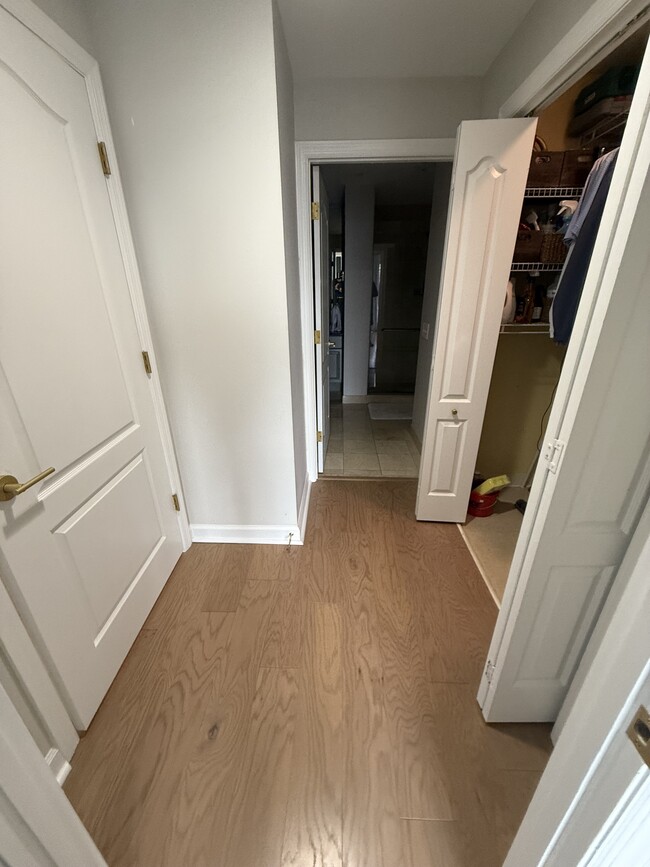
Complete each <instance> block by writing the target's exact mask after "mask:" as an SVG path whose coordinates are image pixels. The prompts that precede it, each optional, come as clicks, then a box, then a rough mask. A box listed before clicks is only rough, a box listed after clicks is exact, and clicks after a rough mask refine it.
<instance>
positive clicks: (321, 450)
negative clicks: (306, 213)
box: [311, 166, 330, 473]
mask: <svg viewBox="0 0 650 867" xmlns="http://www.w3.org/2000/svg"><path fill="white" fill-rule="evenodd" d="M311 189H312V203H313V205H314V206H315V207H313V208H312V232H313V238H312V241H313V247H312V249H313V251H314V262H313V267H314V317H315V321H314V330H315V334H316V346H315V350H316V407H317V409H316V413H317V423H318V432H319V437H318V472H319V473H322V472H323V471H324V469H325V456H326V454H327V443H328V441H329V438H330V364H329V350H330V346H329V343H330V240H329V231H330V229H329V201H328V198H327V190H326V189H325V184H324V183H323V179H322V177H321V173H320V167H319V166H312V170H311Z"/></svg>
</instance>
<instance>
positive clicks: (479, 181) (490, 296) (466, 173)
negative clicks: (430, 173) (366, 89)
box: [416, 118, 537, 522]
mask: <svg viewBox="0 0 650 867" xmlns="http://www.w3.org/2000/svg"><path fill="white" fill-rule="evenodd" d="M536 124H537V121H536V120H535V119H534V118H525V119H515V120H481V121H467V122H464V123H462V124H461V125H460V128H459V133H458V142H457V148H456V157H455V161H454V171H453V178H452V187H451V198H450V205H449V217H448V222H447V238H446V243H445V255H444V262H443V267H442V280H441V292H440V296H439V297H440V302H439V309H438V316H437V330H436V342H435V348H434V352H433V362H432V370H431V378H430V383H429V398H428V407H427V417H426V422H425V426H424V437H423V443H422V463H421V468H420V483H419V488H418V498H417V506H416V515H417V518H418V519H419V520H423V521H454V522H459V521H464V520H465V516H466V513H467V502H468V499H469V493H470V489H471V484H472V478H473V473H474V467H475V463H476V456H477V453H478V446H479V440H480V436H481V428H482V426H483V416H484V414H485V406H486V403H487V396H488V391H489V387H490V377H491V374H492V365H493V363H494V356H495V353H496V346H497V340H498V336H499V324H500V321H501V313H502V310H503V299H504V293H505V288H506V285H507V283H508V275H509V273H510V266H511V262H512V254H513V250H514V245H515V237H516V234H517V225H518V222H519V215H520V212H521V203H522V200H523V195H524V188H525V185H526V177H527V174H528V167H529V164H530V154H531V151H532V148H533V139H534V136H535V128H536Z"/></svg>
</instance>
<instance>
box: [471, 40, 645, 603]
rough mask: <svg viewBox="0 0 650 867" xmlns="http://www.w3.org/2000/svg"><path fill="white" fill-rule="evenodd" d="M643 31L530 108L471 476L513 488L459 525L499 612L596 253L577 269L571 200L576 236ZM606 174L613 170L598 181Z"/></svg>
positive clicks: (611, 140)
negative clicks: (507, 270) (516, 214)
mask: <svg viewBox="0 0 650 867" xmlns="http://www.w3.org/2000/svg"><path fill="white" fill-rule="evenodd" d="M649 33H650V26H649V25H647V24H646V25H643V26H642V27H640V28H639V29H638V30H637V31H636V32H634V33H633V34H632V35H631V36H630V37H629V38H628V39H627V40H625V41H624V42H622V43H621V44H620V45H619V46H618V47H617V48H615V49H614V50H613V51H612V52H611V53H610V54H608V55H607V56H606V57H604V58H603V59H601V60H600V61H599V62H598V63H597V64H596V65H595V66H593V68H591V69H590V70H589V71H588V72H587V73H585V74H584V75H583V76H582V77H581V78H580V79H579V80H577V81H576V82H575V83H573V84H572V85H571V86H569V87H567V89H565V90H564V91H563V92H562V93H561V94H560V95H559V96H557V97H556V98H555V99H554V100H553V101H552V102H550V103H549V104H547V105H545V106H544V107H543V108H542V109H540V110H538V111H536V112H534V113H533V114H536V115H537V116H538V126H537V138H536V150H535V152H534V153H533V155H532V159H531V170H530V174H529V178H528V181H527V184H526V191H525V196H524V200H523V202H522V210H521V215H520V225H519V229H520V231H519V233H518V237H517V243H516V246H515V251H514V255H513V263H512V272H511V274H510V281H509V284H508V289H507V292H506V297H505V305H504V311H503V317H502V324H501V327H500V334H499V342H498V347H497V353H496V357H495V362H494V368H493V372H492V378H491V381H490V390H489V396H488V401H487V406H486V411H485V417H484V421H483V427H482V433H481V439H480V445H479V450H478V457H477V462H476V473H475V481H476V483H477V484H478V483H479V482H480V481H481V480H483V479H487V478H490V477H494V476H501V475H507V477H508V478H509V480H510V484H509V485H508V487H507V488H505V490H503V491H502V492H501V493H500V495H499V499H498V501H497V502H496V504H495V505H494V510H493V512H492V513H491V514H489V515H488V516H476V515H471V514H469V515H468V517H467V522H466V523H465V524H464V525H463V526H462V527H461V532H462V533H463V536H464V538H465V541H466V543H467V545H468V547H469V549H470V551H471V553H472V555H473V557H474V560H475V561H476V564H477V566H478V568H479V570H480V571H481V573H482V575H483V578H484V580H485V581H486V583H487V585H488V587H489V589H490V592H491V593H492V595H493V597H494V599H495V601H496V603H497V605H498V606H499V607H500V606H501V602H502V600H503V596H504V591H505V587H506V582H507V580H508V575H509V572H510V567H511V564H512V560H513V556H514V553H515V548H516V546H517V542H518V539H519V535H520V531H521V527H522V521H523V515H524V513H525V510H526V504H527V501H528V498H529V494H530V490H531V486H532V483H533V477H534V474H535V470H536V468H537V464H538V463H539V462H540V461H543V460H545V459H546V458H547V457H548V455H546V454H545V450H546V449H547V448H548V444H547V443H546V440H545V431H546V425H547V422H548V419H549V417H550V413H551V410H552V407H553V401H554V397H555V392H556V388H557V385H558V381H559V378H560V373H561V371H562V365H563V362H564V357H565V353H566V345H567V343H568V340H569V338H570V335H571V324H572V320H571V319H570V317H571V316H574V315H575V311H576V309H577V300H579V297H580V290H581V285H580V280H581V279H582V280H583V281H584V278H585V277H586V272H587V267H588V264H589V261H590V256H591V249H592V248H593V244H592V247H591V248H589V249H588V250H587V252H586V254H584V255H585V256H586V258H585V261H584V263H583V267H581V268H580V269H577V268H575V262H576V258H575V254H576V252H578V250H579V248H578V245H577V236H576V224H575V223H574V225H573V227H572V226H571V216H572V213H573V212H574V211H576V206H577V205H579V208H580V210H579V211H578V213H577V219H578V220H579V221H580V222H579V223H578V225H577V229H578V231H579V232H582V228H581V227H582V226H583V225H584V220H585V219H586V216H587V215H588V214H589V213H590V211H591V213H592V215H593V204H591V203H590V202H591V197H592V195H593V193H594V189H595V190H598V185H599V184H600V182H601V179H602V177H605V178H606V179H607V178H609V179H611V172H612V171H613V164H612V163H611V162H608V161H610V160H611V159H612V158H613V157H614V156H615V155H616V153H617V151H618V147H619V145H620V143H621V141H622V138H623V133H624V131H625V126H626V122H627V118H628V115H629V110H630V106H631V103H632V97H633V93H634V87H635V83H636V79H637V76H638V72H639V69H640V66H641V61H642V59H643V55H644V52H645V48H646V44H647V41H648V34H649ZM601 157H602V158H603V159H600V158H601ZM599 160H600V161H599ZM597 161H599V162H597ZM606 168H608V169H609V174H608V175H603V174H602V173H603V172H604V170H605V169H606ZM600 189H601V193H602V195H601V196H599V199H600V201H597V202H596V203H595V204H596V207H597V208H599V209H600V213H601V214H602V210H603V208H604V203H605V201H606V191H604V190H603V187H601V188H600ZM585 190H587V191H588V192H587V196H585V197H584V199H583V193H584V192H585ZM581 213H582V216H581V215H580V214H581ZM598 225H599V218H597V217H596V219H594V220H592V227H591V228H592V230H593V240H594V241H595V235H596V232H597V229H598ZM572 248H573V249H572ZM569 251H571V252H569ZM572 260H573V261H572ZM569 263H571V264H572V265H573V266H574V268H573V271H571V269H570V264H569ZM569 285H574V286H577V288H578V294H577V300H576V304H575V306H569V307H568V308H567V307H566V305H565V306H563V307H561V308H560V310H559V311H558V310H557V305H556V304H555V303H554V297H555V295H556V293H557V292H558V287H559V292H560V293H562V292H563V291H564V292H565V293H566V289H567V287H568V286H569ZM565 297H566V295H565ZM566 317H569V320H570V321H568V322H567V321H566Z"/></svg>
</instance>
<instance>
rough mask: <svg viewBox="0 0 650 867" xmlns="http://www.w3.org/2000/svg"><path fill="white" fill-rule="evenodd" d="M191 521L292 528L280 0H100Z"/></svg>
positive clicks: (114, 117)
mask: <svg viewBox="0 0 650 867" xmlns="http://www.w3.org/2000/svg"><path fill="white" fill-rule="evenodd" d="M88 4H89V8H90V10H91V13H92V27H93V36H94V38H95V43H96V54H97V57H98V60H99V62H100V67H101V70H102V75H103V79H104V84H105V89H106V95H107V99H108V105H109V111H110V116H111V122H112V125H113V131H114V134H115V139H116V148H117V151H118V159H119V161H120V166H121V169H122V174H123V181H124V186H125V193H126V199H127V204H128V207H129V213H130V217H131V222H132V227H133V232H134V236H135V242H136V248H137V252H138V255H139V260H140V266H141V271H142V276H143V282H144V288H145V295H146V299H147V303H148V308H149V313H150V318H151V320H152V326H153V329H154V335H155V344H156V350H157V354H158V360H159V364H160V368H161V375H162V382H163V386H164V390H165V394H166V398H167V405H168V409H169V413H170V417H171V424H172V430H173V433H174V438H175V442H176V447H177V452H178V457H179V462H180V469H181V474H182V478H183V485H184V490H185V495H186V499H187V503H188V507H189V512H190V520H191V522H192V523H193V524H208V525H218V526H221V525H283V526H284V525H287V524H288V525H291V524H295V521H296V482H295V473H294V454H293V437H294V431H293V420H292V405H291V382H290V370H289V336H288V317H287V289H286V280H285V277H286V271H285V247H284V232H283V211H282V189H281V179H280V143H279V133H278V103H277V92H276V69H275V52H274V45H273V18H272V9H271V0H220V2H218V3H215V2H214V0H192V2H191V3H180V2H178V0H138V2H132V0H111V2H108V3H107V2H104V0H88Z"/></svg>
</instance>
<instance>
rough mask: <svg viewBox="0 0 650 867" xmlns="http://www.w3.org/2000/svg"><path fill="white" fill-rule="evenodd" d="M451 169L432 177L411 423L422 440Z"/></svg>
mask: <svg viewBox="0 0 650 867" xmlns="http://www.w3.org/2000/svg"><path fill="white" fill-rule="evenodd" d="M451 170H452V163H439V164H437V165H436V173H435V177H434V181H433V199H432V202H431V224H430V228H429V249H428V251H427V270H426V274H425V278H424V296H423V298H422V319H421V325H420V345H419V349H418V367H417V373H416V377H415V392H414V395H413V421H412V426H413V430H414V431H415V433H416V434H417V437H418V439H419V440H420V442H422V437H423V436H424V418H425V415H426V411H427V398H428V396H429V376H430V373H431V361H432V358H433V344H434V340H435V335H436V316H437V312H438V294H439V289H440V274H441V271H442V257H443V254H444V249H445V235H446V231H447V211H448V209H449V189H450V187H451ZM425 324H428V326H429V334H428V337H427V338H426V339H425V338H424V336H423V328H424V326H425Z"/></svg>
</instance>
